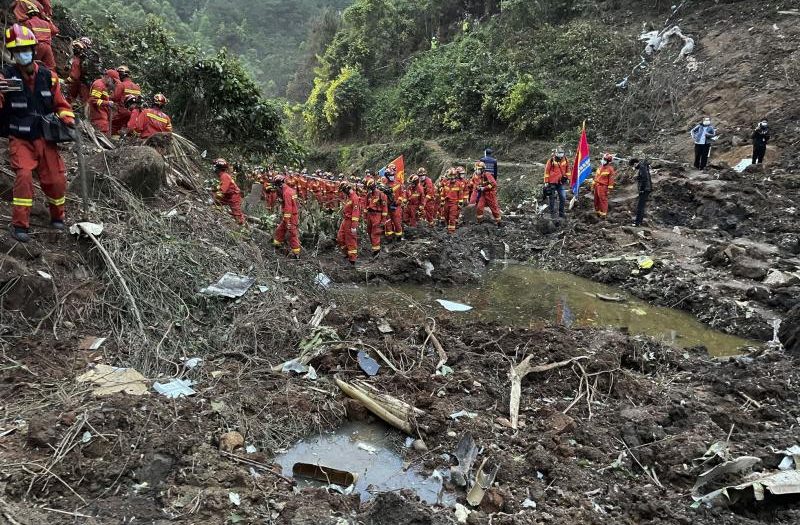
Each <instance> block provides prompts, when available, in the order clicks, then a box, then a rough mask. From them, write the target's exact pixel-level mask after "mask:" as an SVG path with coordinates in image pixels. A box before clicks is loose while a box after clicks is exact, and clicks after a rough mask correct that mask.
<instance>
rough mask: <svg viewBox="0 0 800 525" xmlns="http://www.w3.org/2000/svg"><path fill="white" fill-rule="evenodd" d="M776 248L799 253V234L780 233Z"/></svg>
mask: <svg viewBox="0 0 800 525" xmlns="http://www.w3.org/2000/svg"><path fill="white" fill-rule="evenodd" d="M778 248H780V249H781V250H784V251H787V252H789V253H792V254H795V255H797V254H800V235H795V234H794V233H786V234H784V235H781V237H780V240H779V241H778Z"/></svg>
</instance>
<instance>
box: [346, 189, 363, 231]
mask: <svg viewBox="0 0 800 525" xmlns="http://www.w3.org/2000/svg"><path fill="white" fill-rule="evenodd" d="M342 219H344V221H345V222H346V223H348V222H349V223H350V227H351V228H358V222H359V221H360V220H361V197H359V196H358V193H356V190H350V193H348V194H347V200H345V201H344V206H342Z"/></svg>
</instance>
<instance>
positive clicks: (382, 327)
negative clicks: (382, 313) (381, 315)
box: [378, 319, 394, 334]
mask: <svg viewBox="0 0 800 525" xmlns="http://www.w3.org/2000/svg"><path fill="white" fill-rule="evenodd" d="M378 331H379V332H380V333H382V334H391V333H392V332H394V330H393V329H392V327H391V325H389V323H387V322H386V320H385V319H381V320H380V321H379V322H378Z"/></svg>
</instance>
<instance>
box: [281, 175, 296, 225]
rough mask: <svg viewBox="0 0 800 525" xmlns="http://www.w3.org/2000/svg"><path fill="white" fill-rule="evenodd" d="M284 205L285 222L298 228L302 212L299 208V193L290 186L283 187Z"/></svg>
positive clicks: (283, 216)
mask: <svg viewBox="0 0 800 525" xmlns="http://www.w3.org/2000/svg"><path fill="white" fill-rule="evenodd" d="M281 198H282V203H283V207H282V208H283V209H282V213H283V215H282V218H283V222H286V223H288V224H292V225H294V226H296V225H297V224H298V223H299V222H300V215H299V213H300V210H299V209H298V207H297V191H295V189H294V188H292V187H291V186H289V185H288V184H284V185H283V186H281Z"/></svg>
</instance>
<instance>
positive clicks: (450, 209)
mask: <svg viewBox="0 0 800 525" xmlns="http://www.w3.org/2000/svg"><path fill="white" fill-rule="evenodd" d="M464 199H465V193H464V180H463V179H460V178H459V177H458V172H457V171H456V170H455V169H451V170H450V171H449V172H448V174H447V178H446V179H445V181H444V183H443V184H442V201H443V204H444V206H443V207H444V212H443V215H444V219H445V221H446V222H447V233H449V234H451V235H452V234H453V233H455V232H456V227H457V226H458V218H459V216H460V215H461V207H462V206H463V205H464Z"/></svg>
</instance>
